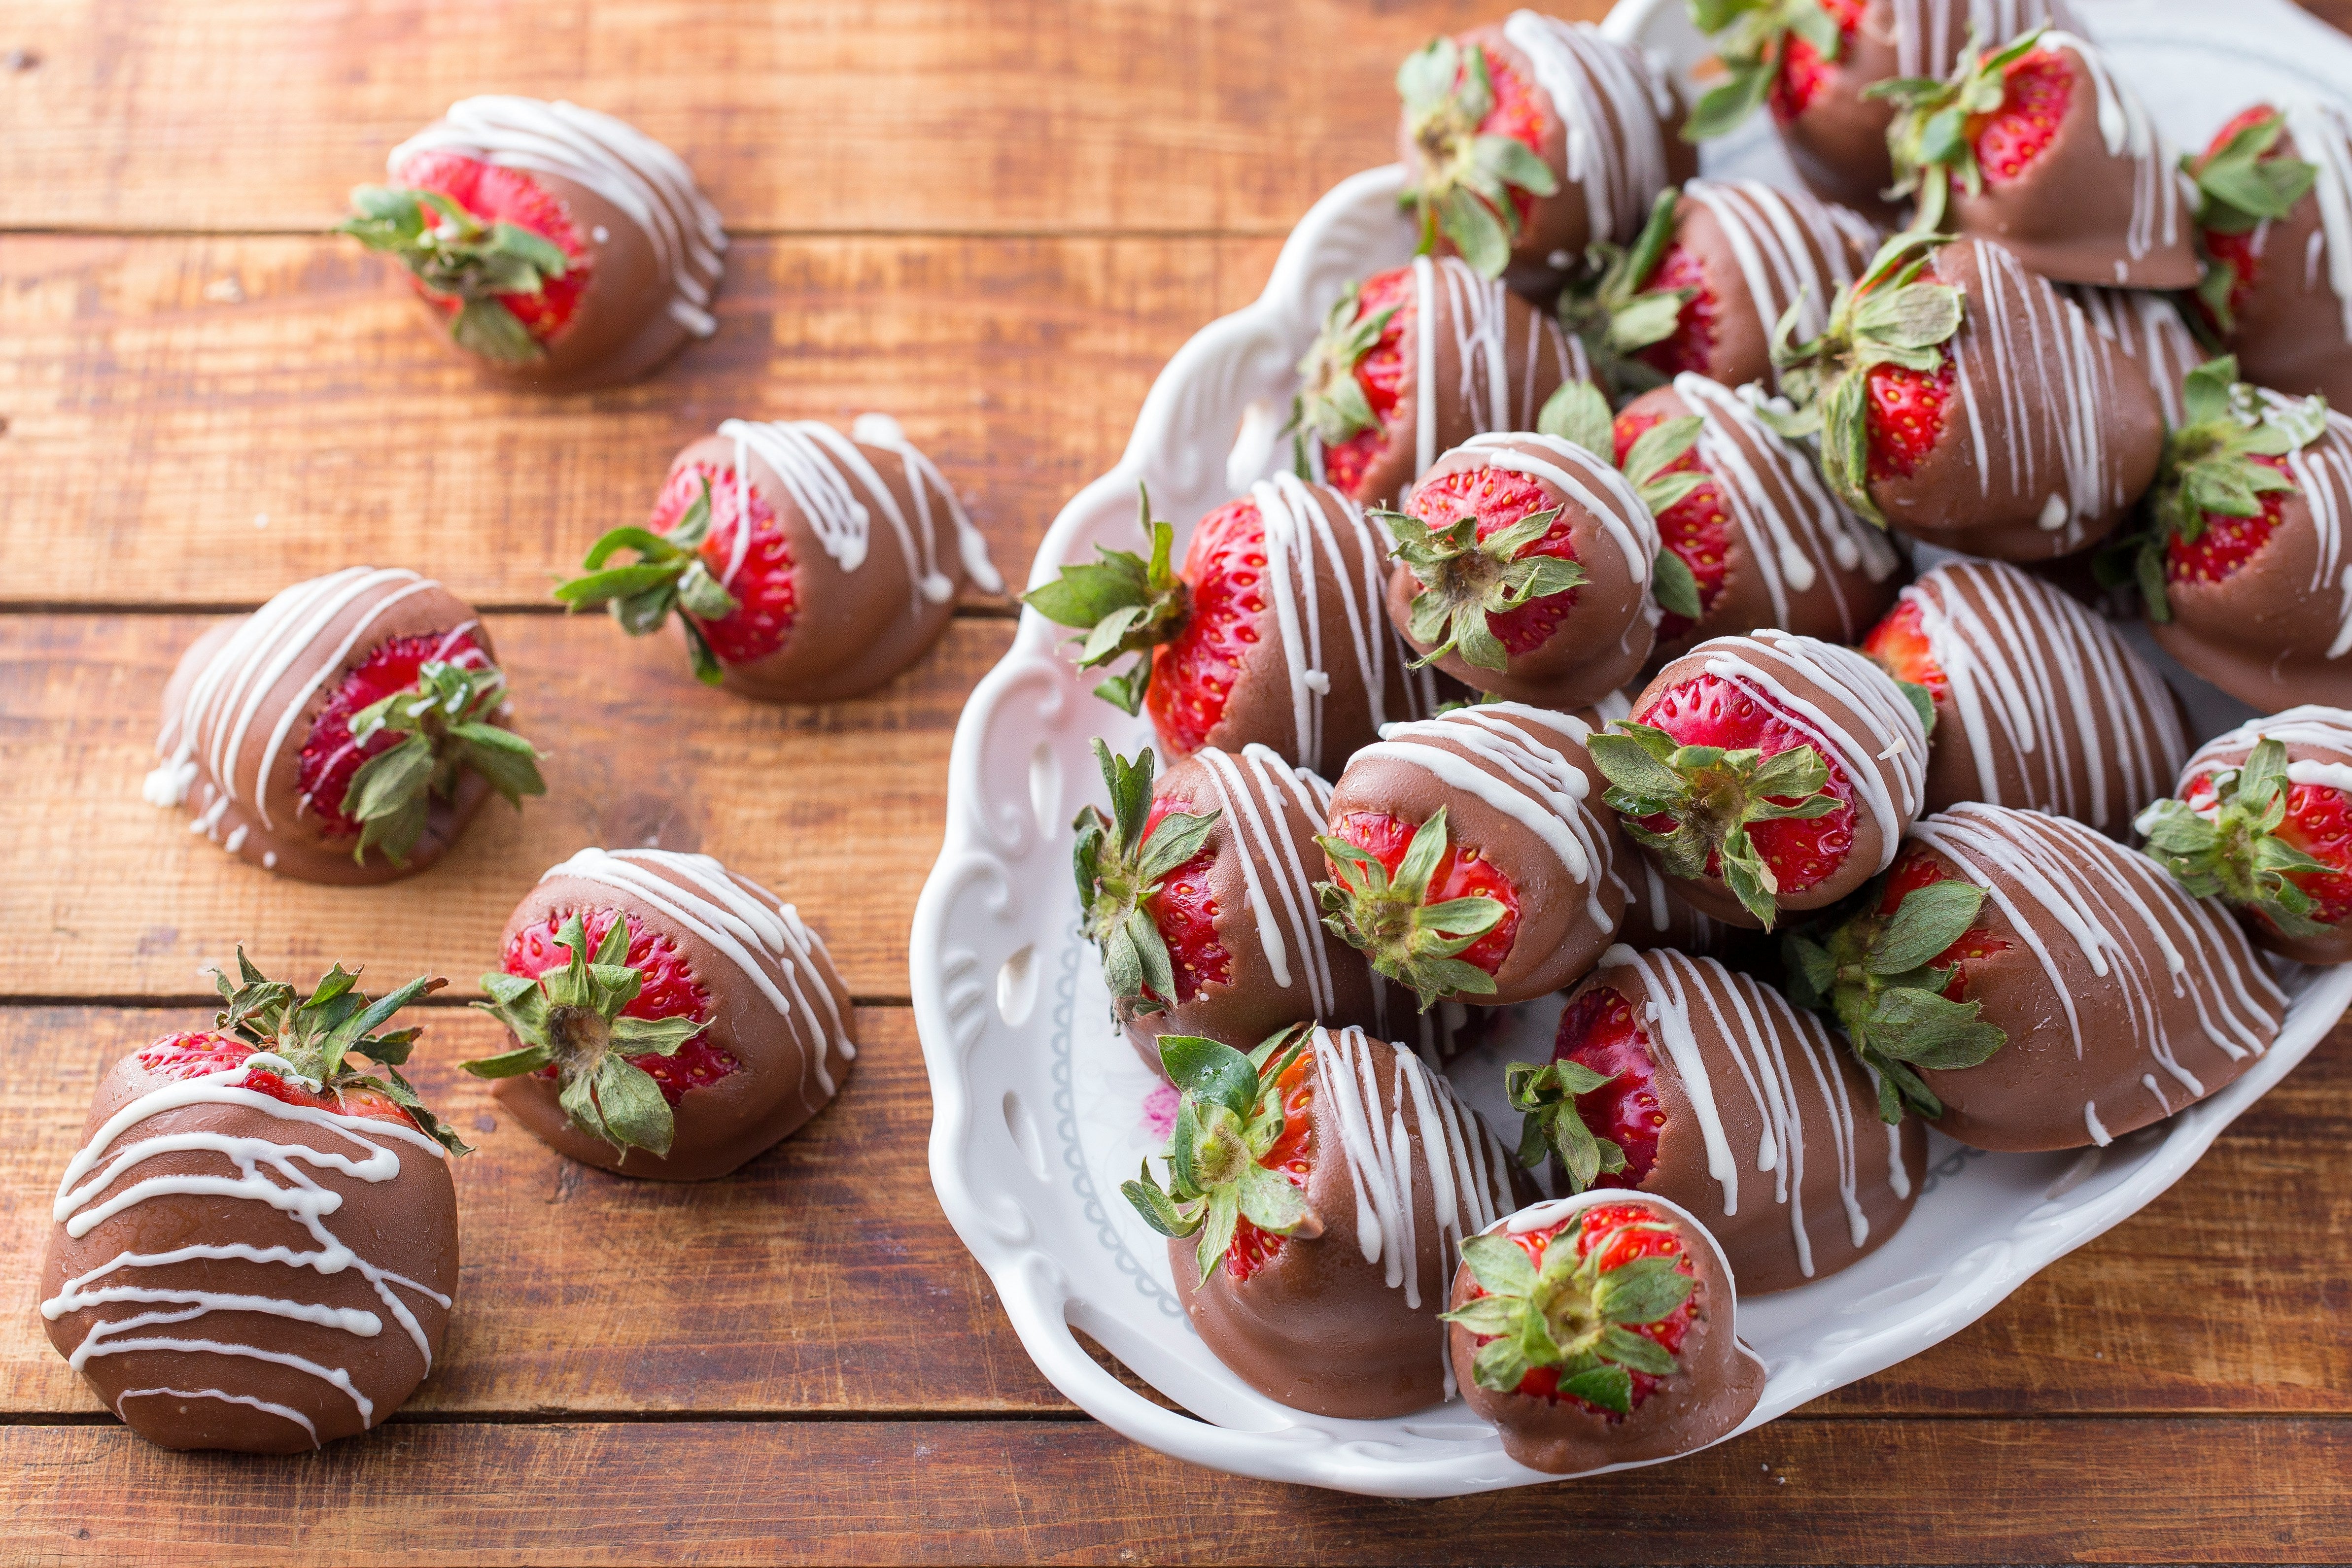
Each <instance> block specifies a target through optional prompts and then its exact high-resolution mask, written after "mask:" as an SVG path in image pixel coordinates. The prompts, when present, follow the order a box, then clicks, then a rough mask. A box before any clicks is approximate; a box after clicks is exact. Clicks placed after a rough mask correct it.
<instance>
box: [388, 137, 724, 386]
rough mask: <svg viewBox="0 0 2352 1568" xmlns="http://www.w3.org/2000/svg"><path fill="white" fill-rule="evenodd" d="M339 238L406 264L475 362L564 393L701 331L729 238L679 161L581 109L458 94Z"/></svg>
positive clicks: (394, 157)
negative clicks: (348, 237)
mask: <svg viewBox="0 0 2352 1568" xmlns="http://www.w3.org/2000/svg"><path fill="white" fill-rule="evenodd" d="M385 168H386V170H387V171H388V173H389V177H390V180H391V182H392V183H390V184H386V185H362V186H361V187H359V188H358V189H357V190H355V191H353V192H352V207H353V208H354V213H353V215H352V217H351V218H350V219H348V220H346V221H345V222H344V223H343V224H342V225H341V232H342V233H344V234H348V235H353V236H354V237H356V238H357V239H358V240H359V241H360V242H361V243H362V244H363V245H365V246H367V247H368V248H369V249H371V250H378V251H383V252H384V253H385V254H387V255H390V256H394V257H395V258H396V259H398V260H399V261H400V263H401V264H402V265H403V266H404V267H407V268H408V271H409V274H410V277H411V280H412V281H413V282H414V284H415V287H416V292H417V294H418V296H419V297H420V298H422V299H423V300H424V301H425V304H426V306H428V307H429V308H432V309H433V310H434V311H435V313H436V315H438V316H440V317H441V318H442V319H445V320H446V322H447V324H448V330H449V336H450V340H451V341H453V342H454V343H456V344H457V347H458V348H460V349H463V350H466V351H467V352H468V353H470V354H472V355H473V356H475V358H476V360H477V361H478V362H479V363H480V364H482V365H483V366H484V367H485V368H487V369H488V370H491V371H497V372H499V374H501V375H504V376H509V377H511V378H513V379H516V380H518V381H521V382H526V383H528V384H530V385H531V386H535V387H540V388H542V389H545V390H550V391H571V390H574V389H578V388H583V387H592V386H603V385H607V384H610V383H612V382H623V381H628V380H631V379H633V378H635V377H636V376H639V375H643V374H644V373H645V372H646V371H649V370H651V369H652V368H653V367H654V366H655V365H656V364H657V363H659V362H660V361H662V360H664V359H666V358H667V357H668V356H669V355H670V354H671V353H673V352H675V351H676V350H677V348H678V347H679V346H680V345H681V344H682V343H684V342H685V341H686V340H687V338H688V336H689V335H691V336H695V337H704V338H707V337H709V335H710V334H711V332H712V330H713V329H714V328H715V326H716V323H715V322H714V321H713V320H712V319H711V317H710V314H709V308H708V307H709V304H710V298H711V294H712V291H713V290H715V289H716V288H717V287H718V285H719V272H720V269H721V266H722V264H721V262H720V259H719V256H720V253H721V252H722V251H724V250H725V249H726V248H727V236H726V235H725V233H724V232H723V231H722V230H721V229H720V227H719V212H718V209H717V208H715V207H713V206H712V205H711V204H709V202H708V201H706V200H705V199H704V198H703V195H702V193H701V192H700V191H699V190H698V189H697V188H696V186H695V183H694V176H693V174H692V173H691V172H688V169H687V167H686V165H685V163H683V162H680V161H679V159H678V157H677V154H676V153H674V152H670V151H669V149H667V147H664V146H662V145H661V144H660V143H659V142H656V141H654V140H653V139H651V138H650V137H648V136H646V135H645V134H644V133H643V132H642V131H637V130H635V129H634V128H633V127H631V126H628V125H625V124H624V123H622V122H621V121H620V120H614V118H613V117H612V116H610V115H606V114H599V113H597V112H595V111H594V110H586V109H582V108H580V107H579V106H578V105H577V104H571V103H565V102H562V101H561V100H558V101H555V102H551V103H550V102H541V101H540V100H539V99H529V98H503V97H486V98H469V99H464V100H462V101H460V102H458V103H455V104H452V105H451V106H450V107H449V112H448V113H447V114H446V116H444V117H443V118H442V119H440V120H436V121H434V122H433V123H432V124H431V125H428V126H426V127H425V129H424V130H423V131H419V132H417V133H416V134H415V136H413V137H411V138H409V140H407V141H404V142H402V143H401V144H400V145H399V146H397V147H395V148H394V149H393V150H392V154H391V156H390V157H389V158H387V159H386V160H385Z"/></svg>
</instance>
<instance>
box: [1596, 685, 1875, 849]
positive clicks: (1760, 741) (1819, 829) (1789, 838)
mask: <svg viewBox="0 0 2352 1568" xmlns="http://www.w3.org/2000/svg"><path fill="white" fill-rule="evenodd" d="M1633 717H1634V722H1636V723H1638V724H1646V725H1649V726H1651V727H1654V728H1657V729H1663V730H1664V731H1665V732H1666V733H1667V734H1668V735H1671V736H1673V737H1675V740H1677V741H1678V742H1680V743H1681V744H1683V745H1685V746H1719V747H1723V748H1724V749H1725V750H1727V751H1738V750H1744V749H1748V748H1750V747H1753V748H1754V749H1756V750H1758V751H1759V752H1761V753H1762V754H1763V755H1764V756H1765V757H1772V756H1776V755H1778V754H1779V753H1780V752H1783V751H1786V750H1788V749H1789V748H1790V747H1792V746H1811V745H1812V744H1813V743H1812V742H1811V740H1809V739H1807V738H1806V737H1805V736H1804V735H1803V734H1802V733H1801V732H1800V731H1799V730H1798V729H1796V728H1795V727H1793V726H1791V725H1790V723H1789V722H1788V721H1787V720H1786V719H1784V718H1782V717H1781V716H1780V715H1779V714H1778V713H1776V712H1774V711H1773V710H1772V709H1770V708H1769V707H1767V706H1764V705H1763V704H1761V703H1759V702H1758V701H1757V700H1756V699H1755V698H1754V697H1752V696H1750V695H1748V693H1747V692H1746V691H1743V690H1742V689H1741V688H1739V687H1738V686H1736V685H1732V684H1731V683H1729V682H1728V681H1725V680H1722V679H1719V678H1718V677H1717V676H1714V675H1700V676H1698V677H1697V678H1696V679H1695V680H1689V681H1685V682H1684V683H1683V684H1682V685H1676V686H1669V687H1667V688H1666V689H1665V690H1664V691H1663V692H1661V693H1659V694H1658V696H1657V699H1656V700H1655V701H1654V702H1652V703H1651V704H1650V706H1648V707H1646V708H1644V709H1643V710H1642V711H1641V712H1640V713H1638V714H1635V715H1634V716H1633ZM1814 749H1815V750H1817V751H1818V750H1820V749H1821V748H1820V747H1814ZM1822 762H1823V763H1824V764H1825V765H1826V766H1827V768H1828V769H1829V782H1828V786H1827V788H1828V789H1829V792H1830V793H1831V794H1832V795H1833V796H1835V797H1836V798H1837V801H1838V803H1837V804H1836V805H1835V806H1833V807H1832V808H1831V809H1830V810H1828V811H1826V812H1824V813H1823V814H1822V815H1821V816H1818V817H1780V818H1775V819H1772V820H1769V821H1760V822H1750V823H1748V841H1750V842H1751V843H1753V844H1754V845H1755V846H1756V852H1757V853H1758V854H1759V855H1761V856H1762V857H1763V859H1764V862H1765V863H1766V864H1767V865H1769V866H1770V867H1771V868H1772V873H1773V875H1774V876H1775V877H1777V878H1778V879H1779V880H1780V892H1781V893H1783V894H1794V893H1802V892H1804V891H1805V889H1807V888H1809V887H1811V886H1813V885H1814V884H1815V883H1819V882H1821V881H1822V879H1823V878H1825V877H1827V876H1829V875H1830V874H1831V873H1833V872H1835V871H1836V870H1837V868H1838V867H1839V865H1840V864H1842V863H1843V862H1844V860H1845V857H1846V855H1847V853H1848V852H1851V851H1852V850H1853V781H1852V780H1851V779H1848V778H1847V777H1846V774H1845V769H1844V768H1842V767H1840V766H1839V765H1838V760H1837V758H1835V757H1832V756H1831V755H1829V754H1828V753H1827V752H1822ZM1783 803H1784V804H1788V805H1796V804H1799V803H1800V802H1798V801H1795V800H1787V801H1784V802H1783ZM1641 821H1642V825H1643V827H1645V828H1648V829H1649V830H1650V831H1653V832H1657V833H1666V832H1671V831H1674V828H1675V823H1674V822H1673V821H1671V820H1669V819H1668V818H1666V817H1664V816H1656V817H1649V818H1644V819H1642V820H1641ZM1720 869H1721V867H1720V859H1719V857H1718V856H1717V855H1715V854H1712V853H1711V854H1710V855H1709V856H1708V858H1707V873H1708V874H1709V875H1710V876H1712V875H1717V874H1719V873H1720Z"/></svg>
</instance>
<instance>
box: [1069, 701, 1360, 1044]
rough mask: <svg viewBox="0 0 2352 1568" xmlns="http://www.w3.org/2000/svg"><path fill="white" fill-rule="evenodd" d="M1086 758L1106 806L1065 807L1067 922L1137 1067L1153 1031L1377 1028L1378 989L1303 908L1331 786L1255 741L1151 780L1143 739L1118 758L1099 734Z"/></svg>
mask: <svg viewBox="0 0 2352 1568" xmlns="http://www.w3.org/2000/svg"><path fill="white" fill-rule="evenodd" d="M1095 758H1096V760H1097V761H1098V762H1099V763H1100V764H1101V766H1102V773H1103V784H1104V787H1105V789H1106V790H1107V791H1108V796H1109V800H1110V810H1108V811H1105V810H1103V809H1102V808H1101V807H1099V806H1094V805H1089V806H1087V807H1086V808H1085V809H1084V810H1080V811H1079V813H1078V816H1077V821H1076V828H1077V844H1076V850H1075V852H1074V861H1075V864H1076V873H1077V879H1078V908H1079V921H1080V924H1081V926H1082V928H1083V929H1084V931H1085V933H1086V936H1087V940H1088V941H1089V942H1091V943H1093V944H1094V946H1095V947H1096V948H1097V950H1098V951H1099V952H1100V953H1101V955H1102V965H1103V981H1104V984H1105V985H1106V986H1108V988H1109V990H1110V996H1111V1009H1112V1011H1113V1013H1114V1014H1115V1015H1116V1016H1117V1018H1118V1020H1119V1022H1120V1023H1121V1024H1122V1025H1123V1026H1124V1027H1125V1028H1126V1030H1127V1035H1128V1040H1129V1042H1130V1043H1131V1044H1133V1045H1134V1047H1135V1049H1136V1052H1137V1054H1138V1055H1139V1056H1141V1057H1142V1058H1143V1060H1144V1061H1145V1062H1146V1063H1147V1064H1149V1065H1150V1066H1151V1067H1153V1068H1154V1069H1155V1070H1156V1069H1157V1068H1158V1067H1159V1065H1160V1053H1159V1048H1158V1047H1157V1046H1156V1045H1155V1044H1154V1043H1153V1041H1154V1040H1156V1039H1157V1038H1158V1037H1159V1036H1160V1035H1161V1034H1173V1033H1183V1034H1197V1035H1205V1036H1208V1037H1210V1038H1212V1039H1215V1040H1223V1041H1224V1042H1225V1043H1227V1044H1228V1045H1233V1046H1234V1047H1236V1048H1237V1049H1238V1048H1239V1047H1242V1046H1246V1045H1248V1044H1250V1043H1252V1042H1253V1041H1256V1040H1264V1039H1265V1037H1266V1036H1267V1035H1269V1034H1271V1033H1273V1032H1274V1031H1275V1030H1277V1029H1280V1028H1282V1027H1284V1026H1285V1025H1286V1024H1293V1023H1299V1022H1313V1021H1316V1020H1318V1019H1321V1020H1326V1021H1328V1022H1331V1023H1333V1024H1335V1025H1337V1024H1344V1023H1357V1022H1360V1023H1363V1024H1367V1025H1373V1026H1377V1025H1378V1024H1379V1023H1380V1022H1381V1019H1383V1017H1384V1016H1385V1009H1386V1007H1387V998H1385V997H1384V996H1383V995H1382V994H1381V992H1380V989H1379V988H1378V987H1377V986H1376V985H1375V984H1374V981H1373V978H1372V976H1371V973H1370V970H1369V969H1367V968H1366V967H1365V965H1364V960H1363V958H1362V957H1361V956H1360V955H1358V954H1356V953H1355V952H1353V951H1351V950H1350V949H1349V947H1348V946H1346V945H1345V944H1343V943H1341V942H1340V941H1339V938H1338V937H1336V936H1333V935H1331V934H1330V933H1329V932H1328V931H1326V930H1325V929H1324V927H1323V925H1322V924H1321V923H1320V920H1319V917H1318V913H1317V908H1316V891H1315V883H1316V882H1317V880H1318V878H1319V877H1320V876H1321V875H1322V862H1323V855H1322V852H1321V851H1320V850H1319V849H1318V848H1317V847H1316V836H1317V835H1318V833H1319V832H1321V831H1322V829H1323V823H1324V820H1325V816H1326V808H1327V806H1328V802H1329V800H1330V792H1331V787H1330V786H1329V785H1328V784H1326V783H1324V782H1323V780H1322V779H1318V778H1317V777H1316V776H1315V775H1314V774H1312V773H1309V772H1307V770H1306V769H1305V768H1293V767H1292V766H1290V764H1289V763H1287V762H1286V761H1284V760H1283V758H1280V757H1279V756H1277V755H1276V753H1274V752H1273V751H1272V750H1270V749H1268V748H1267V747H1263V746H1252V747H1244V749H1243V750H1242V751H1240V752H1238V753H1232V752H1226V751H1223V750H1220V749H1218V748H1216V747H1203V748H1202V749H1201V750H1199V751H1196V752H1194V753H1193V754H1192V756H1191V757H1188V758H1184V759H1182V760H1181V761H1180V762H1178V763H1177V764H1176V765H1175V766H1173V767H1172V768H1169V770H1168V771H1167V772H1166V773H1164V774H1159V775H1158V777H1157V779H1156V780H1155V777H1154V775H1155V772H1156V770H1157V767H1158V762H1157V759H1156V758H1154V757H1153V756H1152V754H1151V752H1150V750H1149V749H1148V748H1147V749H1146V750H1144V751H1143V752H1142V753H1140V754H1139V755H1138V756H1137V757H1136V758H1134V759H1133V760H1132V761H1129V760H1127V759H1125V758H1121V757H1119V756H1118V754H1117V753H1115V752H1114V751H1112V750H1111V748H1110V747H1108V746H1107V745H1105V744H1104V743H1103V742H1101V741H1099V740H1097V741H1096V742H1095ZM1400 1015H1401V1016H1402V1008H1401V1007H1400Z"/></svg>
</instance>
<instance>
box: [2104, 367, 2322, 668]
mask: <svg viewBox="0 0 2352 1568" xmlns="http://www.w3.org/2000/svg"><path fill="white" fill-rule="evenodd" d="M2182 395H2183V399H2184V402H2185V405H2186V413H2185V418H2184V419H2183V422H2182V423H2180V425H2179V427H2177V428H2176V429H2174V430H2173V431H2172V432H2171V433H2170V434H2168V435H2167V436H2166V437H2165V442H2164V459H2163V463H2162V465H2161V466H2160V468H2159V469H2158V474H2157V480H2156V484H2155V486H2154V487H2153V488H2152V489H2151V491H2150V493H2149V497H2148V504H2147V528H2146V529H2145V530H2144V531H2143V532H2142V533H2141V534H2140V536H2139V537H2138V538H2137V539H2135V540H2126V541H2124V542H2123V545H2122V547H2121V548H2120V549H2117V550H2116V551H2115V552H2113V553H2112V554H2111V555H2110V557H2108V558H2107V559H2106V560H2105V563H2104V565H2105V570H2106V571H2107V574H2108V575H2109V576H2110V577H2116V576H2121V575H2123V574H2124V572H2125V571H2126V570H2128V572H2129V575H2130V579H2131V580H2133V581H2134V582H2135V583H2136V584H2137V587H2138V589H2139V592H2140V595H2141V597H2142V598H2143V599H2144V600H2145V601H2146V602H2147V616H2148V619H2149V621H2150V622H2154V627H2153V630H2154V632H2155V636H2156V640H2157V642H2158V644H2160V645H2161V646H2162V647H2163V648H2164V650H2165V651H2166V652H2167V653H2170V654H2171V655H2172V656H2173V657H2175V658H2177V659H2179V661H2180V662H2181V663H2182V664H2186V665H2188V666H2189V669H2190V670H2192V671H2194V672H2195V673H2196V674H2200V675H2202V676H2204V677H2205V679H2207V680H2209V681H2210V682H2212V683H2213V684H2214V685H2217V686H2219V687H2221V689H2222V690H2223V691H2225V692H2228V693H2229V694H2230V695H2231V696H2234V697H2236V698H2238V699H2239V700H2240V701H2242V702H2244V703H2247V704H2250V705H2252V706H2254V707H2257V708H2261V709H2264V710H2270V709H2275V708H2279V707H2284V706H2288V705H2290V704H2293V703H2299V702H2317V703H2326V704H2330V705H2335V706H2341V705H2343V704H2346V703H2352V658H2348V657H2347V654H2352V578H2347V575H2346V567H2347V562H2352V555H2348V554H2347V523H2352V422H2347V420H2346V419H2345V418H2344V416H2343V415H2342V414H2339V413H2336V412H2335V411H2334V410H2332V409H2330V408H2328V407H2327V406H2326V403H2325V402H2322V401H2321V400H2319V399H2316V398H2312V399H2307V400H2306V399H2296V398H2286V397H2281V396H2279V395H2278V394H2277V393H2275V392H2264V391H2262V390H2260V389H2258V388H2255V387H2252V386H2249V385H2247V384H2245V383H2244V382H2240V381H2238V380H2237V361H2234V360H2231V359H2226V358H2225V359H2220V360H2214V361H2209V362H2208V363H2206V364H2203V365H2200V366H2199V367H2198V369H2197V370H2196V371H2193V372H2191V374H2190V375H2189V379H2188V381H2187V382H2185V383H2184V385H2183V388H2182Z"/></svg>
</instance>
